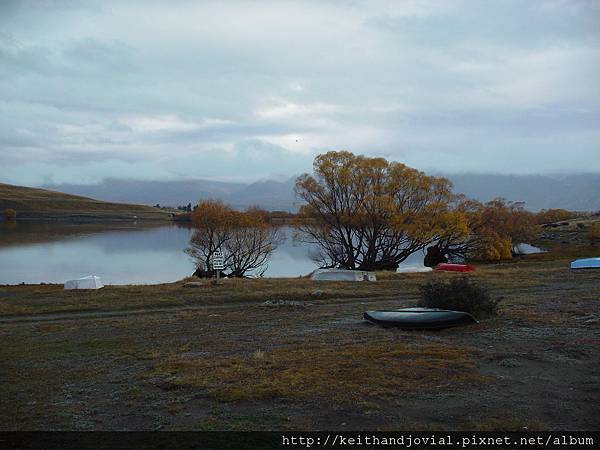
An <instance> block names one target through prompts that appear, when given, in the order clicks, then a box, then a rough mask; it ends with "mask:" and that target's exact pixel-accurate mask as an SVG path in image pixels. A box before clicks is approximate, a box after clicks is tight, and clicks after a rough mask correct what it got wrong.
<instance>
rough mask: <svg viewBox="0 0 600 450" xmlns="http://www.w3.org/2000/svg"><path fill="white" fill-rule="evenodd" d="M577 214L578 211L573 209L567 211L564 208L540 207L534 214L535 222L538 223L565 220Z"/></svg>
mask: <svg viewBox="0 0 600 450" xmlns="http://www.w3.org/2000/svg"><path fill="white" fill-rule="evenodd" d="M578 215H579V214H578V213H576V212H573V211H567V210H566V209H560V208H552V209H542V210H541V211H540V212H538V213H537V214H535V222H536V223H537V224H540V225H541V224H546V223H554V222H562V221H565V220H570V219H574V218H576V217H577V216H578Z"/></svg>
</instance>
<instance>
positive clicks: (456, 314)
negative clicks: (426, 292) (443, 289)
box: [363, 307, 479, 330]
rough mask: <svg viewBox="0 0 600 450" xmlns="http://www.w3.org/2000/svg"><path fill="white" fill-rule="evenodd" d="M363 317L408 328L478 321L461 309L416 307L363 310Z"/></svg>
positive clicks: (435, 328)
mask: <svg viewBox="0 0 600 450" xmlns="http://www.w3.org/2000/svg"><path fill="white" fill-rule="evenodd" d="M363 317H364V319H365V320H366V321H368V322H371V323H374V324H376V325H381V326H384V327H398V328H403V329H410V330H438V329H441V328H450V327H456V326H460V325H468V324H473V323H479V322H478V321H477V320H476V319H475V318H474V317H473V316H472V315H471V314H469V313H466V312H463V311H451V310H447V309H436V308H418V307H417V308H402V309H396V310H389V311H383V310H378V311H365V313H364V315H363Z"/></svg>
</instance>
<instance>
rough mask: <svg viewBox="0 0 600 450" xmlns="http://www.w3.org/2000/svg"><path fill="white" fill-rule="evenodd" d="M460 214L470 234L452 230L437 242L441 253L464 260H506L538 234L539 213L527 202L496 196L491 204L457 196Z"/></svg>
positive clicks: (456, 206)
mask: <svg viewBox="0 0 600 450" xmlns="http://www.w3.org/2000/svg"><path fill="white" fill-rule="evenodd" d="M453 209H454V211H455V212H456V213H457V216H458V215H459V216H462V217H463V218H464V219H465V220H466V225H467V231H466V233H453V232H449V233H447V234H445V235H442V236H441V237H440V239H439V240H438V242H437V245H438V247H439V248H440V252H441V253H443V254H448V255H450V256H457V257H461V258H464V259H481V260H489V261H493V260H502V259H510V258H512V254H513V253H514V252H516V251H517V250H518V245H519V244H521V243H527V242H531V241H532V240H534V239H535V238H536V237H537V234H538V231H539V228H538V226H537V225H536V215H535V214H533V213H531V212H528V211H526V210H525V208H524V205H523V203H520V202H508V201H507V200H505V199H503V198H496V199H494V200H491V201H489V202H487V203H480V202H478V201H475V200H470V199H466V198H464V196H457V202H456V205H455V206H454V208H453Z"/></svg>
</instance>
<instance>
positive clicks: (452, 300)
mask: <svg viewBox="0 0 600 450" xmlns="http://www.w3.org/2000/svg"><path fill="white" fill-rule="evenodd" d="M420 290H421V300H420V301H419V303H418V305H419V306H423V307H426V308H441V309H450V310H453V311H465V312H468V313H469V314H472V315H473V316H475V317H476V318H485V317H490V316H495V315H496V314H497V313H498V303H499V302H500V299H498V300H492V298H491V296H490V293H489V290H488V289H487V288H486V287H485V286H481V285H479V284H476V283H474V282H471V280H470V279H469V278H468V277H461V278H454V279H451V280H449V281H438V280H434V281H430V282H428V283H427V284H425V285H423V286H421V287H420Z"/></svg>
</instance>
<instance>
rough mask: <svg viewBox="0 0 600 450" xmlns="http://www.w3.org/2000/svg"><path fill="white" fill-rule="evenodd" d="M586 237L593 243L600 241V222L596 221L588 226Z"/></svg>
mask: <svg viewBox="0 0 600 450" xmlns="http://www.w3.org/2000/svg"><path fill="white" fill-rule="evenodd" d="M586 237H587V238H588V241H590V244H592V245H596V244H597V243H598V242H600V224H598V223H596V224H594V225H592V226H591V227H590V228H588V232H587V235H586Z"/></svg>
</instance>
